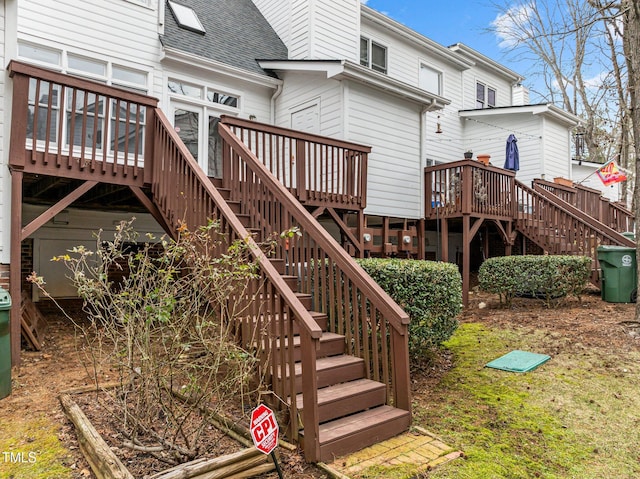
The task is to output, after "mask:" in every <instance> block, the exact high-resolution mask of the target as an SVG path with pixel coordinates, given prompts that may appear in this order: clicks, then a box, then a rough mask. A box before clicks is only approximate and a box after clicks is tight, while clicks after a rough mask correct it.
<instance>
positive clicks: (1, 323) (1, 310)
mask: <svg viewBox="0 0 640 479" xmlns="http://www.w3.org/2000/svg"><path fill="white" fill-rule="evenodd" d="M10 310H11V296H10V295H9V293H8V291H7V290H5V289H4V288H0V399H2V398H5V397H7V396H8V395H9V394H11V338H10V336H9V312H10Z"/></svg>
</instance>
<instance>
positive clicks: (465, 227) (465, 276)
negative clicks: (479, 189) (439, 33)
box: [462, 215, 473, 306]
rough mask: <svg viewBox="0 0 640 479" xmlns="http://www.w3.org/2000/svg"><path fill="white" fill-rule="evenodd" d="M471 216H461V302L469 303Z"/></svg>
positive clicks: (466, 304)
mask: <svg viewBox="0 0 640 479" xmlns="http://www.w3.org/2000/svg"><path fill="white" fill-rule="evenodd" d="M472 238H473V237H472V236H471V216H470V215H463V216H462V304H464V305H465V306H468V305H469V278H470V269H471V261H470V260H471V258H470V253H471V239H472Z"/></svg>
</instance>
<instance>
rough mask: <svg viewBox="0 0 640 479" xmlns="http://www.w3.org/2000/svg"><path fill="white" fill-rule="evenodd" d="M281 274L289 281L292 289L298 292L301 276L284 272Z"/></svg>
mask: <svg viewBox="0 0 640 479" xmlns="http://www.w3.org/2000/svg"><path fill="white" fill-rule="evenodd" d="M281 276H282V279H284V281H285V283H287V286H289V288H291V291H293V292H294V293H297V292H298V280H299V278H298V277H297V276H293V275H290V274H283V275H281Z"/></svg>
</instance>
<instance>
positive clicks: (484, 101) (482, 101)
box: [476, 82, 496, 108]
mask: <svg viewBox="0 0 640 479" xmlns="http://www.w3.org/2000/svg"><path fill="white" fill-rule="evenodd" d="M495 107H496V89H495V88H491V87H490V86H487V85H485V84H484V83H481V82H476V108H495Z"/></svg>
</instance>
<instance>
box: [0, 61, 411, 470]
mask: <svg viewBox="0 0 640 479" xmlns="http://www.w3.org/2000/svg"><path fill="white" fill-rule="evenodd" d="M9 70H10V75H11V77H12V81H13V95H14V96H13V103H12V125H13V128H12V130H11V146H10V155H9V156H10V167H11V171H12V215H11V216H12V228H11V235H12V236H11V288H12V292H11V294H12V295H14V294H15V297H19V296H20V284H21V279H20V262H21V261H20V260H21V241H22V240H24V239H26V238H27V237H28V236H29V235H30V234H31V233H33V231H35V230H36V229H37V228H38V227H40V226H42V225H43V224H45V223H46V222H47V221H49V220H50V219H51V218H52V217H53V216H55V215H56V214H58V213H59V212H60V211H62V210H63V209H64V208H66V207H67V206H69V205H70V204H72V203H73V202H74V201H76V200H77V199H78V198H80V197H82V196H83V195H84V194H85V193H86V192H87V191H89V190H90V189H91V188H93V187H94V186H95V185H97V184H99V183H105V184H111V185H119V186H121V187H122V188H128V189H129V190H130V191H131V193H132V195H133V196H135V198H136V199H137V200H138V202H139V203H140V204H141V205H142V206H144V207H145V208H146V209H147V210H148V211H149V212H150V213H151V214H152V215H153V216H154V218H155V219H156V220H157V221H158V223H159V224H160V225H162V226H163V227H164V229H165V230H166V231H167V232H169V233H170V234H173V235H175V234H176V233H177V232H178V231H180V229H181V228H183V227H186V228H187V229H189V230H194V229H196V228H198V227H200V226H202V225H206V224H207V223H208V222H209V221H215V222H216V223H217V225H218V229H219V232H220V233H221V235H220V237H221V238H222V240H221V241H220V244H216V246H215V248H216V251H214V252H213V253H214V254H218V255H223V254H226V253H227V251H228V247H229V246H230V245H232V244H233V243H234V242H242V243H244V244H245V245H246V248H247V254H248V256H249V257H250V259H251V260H252V261H253V262H255V263H257V264H258V271H257V273H256V276H257V277H256V279H255V280H254V281H251V282H250V284H249V285H248V290H247V291H246V292H245V293H243V294H244V295H246V296H243V297H242V298H240V300H241V301H243V304H242V306H243V307H242V309H241V311H242V312H241V313H240V314H238V315H237V316H236V318H235V319H234V320H235V322H236V330H237V331H238V332H239V335H240V337H241V339H242V341H243V343H244V344H243V346H244V347H245V348H247V349H253V350H254V351H255V355H256V357H257V359H258V362H259V371H258V373H259V374H260V375H261V377H263V378H264V380H265V383H266V384H268V385H270V386H271V389H272V392H273V397H274V398H279V401H278V402H276V401H274V406H277V407H278V409H280V410H281V412H282V413H283V415H284V416H286V417H288V419H289V421H288V424H284V425H282V427H283V428H285V429H286V431H285V432H286V436H287V437H288V439H289V440H291V441H294V442H296V441H298V442H300V443H302V444H303V446H304V454H305V458H306V459H307V460H308V461H310V462H317V461H324V460H330V459H332V458H333V457H334V456H338V455H342V454H346V453H348V452H350V451H353V450H355V449H359V448H361V447H364V446H366V445H369V444H374V443H375V442H377V441H379V440H381V439H384V438H386V437H390V436H393V435H395V434H397V433H399V432H401V431H403V430H405V429H407V428H408V427H409V423H410V420H411V397H410V391H411V388H410V381H409V353H408V335H409V332H408V324H409V317H408V315H407V314H406V313H405V312H404V311H403V310H402V309H401V308H400V307H399V306H398V305H397V304H396V303H394V302H393V300H392V299H391V298H390V297H389V296H388V295H387V294H386V293H385V292H384V291H383V290H382V288H380V287H379V286H378V285H377V284H376V283H375V282H374V281H373V280H372V279H371V278H370V277H369V275H367V273H366V272H365V271H364V270H363V269H362V268H361V267H360V266H359V265H358V264H357V263H355V261H354V260H353V258H351V257H350V256H349V255H348V254H347V253H346V252H345V251H344V249H343V248H342V247H341V246H340V245H339V244H338V243H337V242H336V241H334V239H333V238H332V237H331V236H330V234H329V233H328V232H327V231H326V230H325V229H324V228H323V227H322V226H321V225H320V224H319V223H318V221H317V220H316V219H315V217H314V216H313V215H312V214H311V213H309V212H308V211H307V210H306V209H305V206H307V207H309V208H338V209H340V208H342V209H351V210H354V209H356V210H357V211H361V210H362V209H363V208H364V207H365V204H366V195H365V192H366V171H367V158H368V156H367V155H368V152H369V151H370V148H368V147H364V146H362V145H356V144H353V143H349V142H344V141H339V140H333V139H329V138H324V137H320V136H317V135H311V134H301V133H300V132H295V131H293V130H286V129H282V128H277V127H273V126H271V125H261V124H259V123H257V122H250V121H241V120H238V119H225V118H222V119H221V122H220V124H219V127H218V129H219V132H220V135H221V137H222V140H223V141H222V150H223V183H222V184H219V185H216V186H214V184H213V182H212V181H211V180H210V179H209V178H208V177H207V176H206V174H205V173H204V172H203V171H202V170H201V169H200V167H199V166H198V164H197V162H196V161H195V159H194V158H193V156H192V155H191V154H190V152H189V151H188V149H187V148H186V147H185V145H184V144H183V143H182V141H181V140H180V138H179V136H178V134H177V133H176V131H175V129H174V128H173V126H172V125H171V123H170V122H169V121H168V119H167V118H166V116H165V115H164V113H163V112H162V111H161V110H160V109H159V108H157V103H158V102H157V100H156V99H154V98H150V97H147V96H144V95H140V94H137V93H132V92H129V91H126V90H122V89H118V88H114V87H111V86H108V85H103V84H100V83H97V82H93V81H89V80H85V79H81V78H74V77H70V76H68V75H64V74H61V73H59V72H53V71H50V70H46V69H44V68H40V67H36V66H33V65H29V64H24V63H19V62H12V63H11V65H10V67H9ZM56 95H57V96H58V98H64V100H60V101H61V102H70V105H71V106H70V110H71V111H72V112H74V114H73V115H72V116H71V118H68V117H67V115H66V113H65V112H66V110H64V111H63V110H57V109H56V108H53V106H54V105H53V103H52V102H53V98H55V97H56ZM31 98H38V101H36V102H35V104H33V105H32V104H31V103H30V99H31ZM65 104H66V103H65ZM112 107H113V108H115V109H116V111H118V112H120V113H119V114H120V121H119V122H118V121H117V122H111V123H110V122H107V121H105V122H103V123H100V122H98V121H95V118H94V117H93V113H92V112H95V111H97V110H96V109H98V108H104V109H106V110H104V114H103V115H102V116H101V118H109V117H110V115H111V114H112V112H110V111H109V108H112ZM67 120H68V121H67ZM65 131H66V132H67V133H69V132H73V134H66V135H65V133H64V132H65ZM112 138H116V139H117V141H115V140H114V141H111V139H112ZM24 175H46V176H49V177H58V178H65V179H73V180H74V181H76V183H77V184H78V186H77V187H76V188H75V189H74V190H73V191H72V192H70V193H69V194H67V195H66V196H65V197H63V198H61V199H60V200H58V202H57V203H56V204H54V205H53V206H52V207H51V208H49V209H48V210H47V211H45V212H44V213H43V214H41V215H40V216H39V217H38V218H36V219H35V220H33V221H32V222H31V223H30V224H28V225H27V226H26V227H24V228H22V227H21V222H22V218H21V203H22V183H23V176H24ZM217 186H220V188H218V187H217ZM301 202H304V204H305V206H303V205H302V203H301ZM292 230H295V231H296V234H295V235H294V237H292V238H291V239H290V241H289V242H288V243H286V242H284V241H279V242H277V245H276V247H275V254H274V255H273V256H267V255H266V254H265V252H264V251H263V250H262V249H261V245H260V244H259V243H258V242H257V241H256V238H262V239H265V240H267V239H269V238H273V237H274V235H275V237H276V238H277V237H278V235H279V234H280V233H281V232H283V231H292ZM285 243H286V244H285ZM355 243H358V241H357V239H356V241H355ZM14 309H15V308H14ZM14 309H12V312H11V315H12V316H11V324H12V328H13V329H12V333H11V340H12V355H15V356H17V357H18V358H19V354H16V352H18V353H19V350H20V347H19V346H20V345H19V341H20V331H19V329H17V330H16V326H15V325H17V328H19V327H20V326H19V324H20V318H19V316H17V315H16V311H14ZM18 313H19V312H18ZM14 361H15V360H14Z"/></svg>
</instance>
